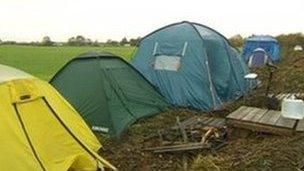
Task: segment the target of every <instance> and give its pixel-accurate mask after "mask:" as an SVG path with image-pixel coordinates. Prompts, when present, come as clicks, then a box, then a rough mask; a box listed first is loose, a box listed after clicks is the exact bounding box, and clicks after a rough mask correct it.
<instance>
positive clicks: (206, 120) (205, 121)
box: [203, 117, 214, 125]
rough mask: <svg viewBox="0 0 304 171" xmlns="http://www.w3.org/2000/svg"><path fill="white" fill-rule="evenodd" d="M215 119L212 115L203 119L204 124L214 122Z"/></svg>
mask: <svg viewBox="0 0 304 171" xmlns="http://www.w3.org/2000/svg"><path fill="white" fill-rule="evenodd" d="M213 119H214V118H212V117H210V118H207V119H205V120H203V124H204V125H209V123H210V122H212V121H213Z"/></svg>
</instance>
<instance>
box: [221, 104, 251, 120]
mask: <svg viewBox="0 0 304 171" xmlns="http://www.w3.org/2000/svg"><path fill="white" fill-rule="evenodd" d="M250 110H252V107H247V106H241V107H240V108H238V109H237V110H235V111H234V112H232V113H231V114H229V115H228V116H227V118H228V119H241V118H243V117H245V116H246V115H247V114H248V113H249V111H250Z"/></svg>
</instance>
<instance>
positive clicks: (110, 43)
mask: <svg viewBox="0 0 304 171" xmlns="http://www.w3.org/2000/svg"><path fill="white" fill-rule="evenodd" d="M106 44H107V45H111V46H118V45H119V42H118V41H116V40H111V39H108V40H107V42H106Z"/></svg>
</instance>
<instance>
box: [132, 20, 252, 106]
mask: <svg viewBox="0 0 304 171" xmlns="http://www.w3.org/2000/svg"><path fill="white" fill-rule="evenodd" d="M132 64H133V65H134V66H135V68H137V69H138V70H139V71H140V72H141V73H142V74H143V75H144V76H145V77H146V78H147V79H148V80H150V81H151V82H152V83H153V84H154V85H155V86H156V87H157V88H158V89H159V91H160V92H161V93H162V94H163V95H164V97H166V99H167V100H168V101H169V102H170V103H171V104H173V105H176V106H182V107H194V108H198V109H205V110H213V109H219V108H220V107H221V106H222V103H223V102H227V101H230V100H235V99H236V98H238V97H240V96H241V95H242V94H243V93H244V92H245V91H246V90H247V86H246V82H245V80H244V75H245V74H247V73H248V69H247V66H246V64H245V63H244V62H243V60H242V59H241V58H240V56H239V55H238V53H237V51H236V50H235V49H234V48H232V47H231V46H230V45H229V43H228V41H227V39H226V38H225V37H224V36H222V35H221V34H220V33H218V32H216V31H215V30H213V29H211V28H209V27H206V26H203V25H201V24H197V23H193V22H188V21H184V22H180V23H175V24H171V25H168V26H165V27H163V28H160V29H158V30H156V31H154V32H152V33H151V34H149V35H147V36H145V37H144V38H143V39H142V41H141V42H140V44H139V48H138V50H137V52H136V54H135V56H134V58H133V60H132Z"/></svg>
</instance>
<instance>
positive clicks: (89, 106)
mask: <svg viewBox="0 0 304 171" xmlns="http://www.w3.org/2000/svg"><path fill="white" fill-rule="evenodd" d="M51 84H52V85H53V86H54V87H55V88H56V89H57V90H58V91H59V92H60V93H61V94H62V95H63V96H64V97H65V98H66V99H67V100H68V101H69V102H70V103H71V104H72V105H73V106H74V107H75V108H76V110H77V111H78V112H79V113H80V114H81V115H82V116H83V118H84V119H85V120H86V121H87V123H88V124H89V125H90V126H92V129H93V130H94V131H98V132H101V133H105V134H108V135H111V136H113V135H116V136H119V135H120V134H121V133H122V131H123V130H124V129H125V128H126V127H128V126H129V125H130V124H132V123H134V122H135V121H136V120H138V119H139V118H142V117H147V116H151V115H154V114H156V113H159V112H161V111H163V110H164V109H166V108H167V107H168V106H169V105H168V103H167V102H166V101H165V100H164V98H163V97H162V96H161V95H160V94H159V93H158V92H157V91H156V90H155V88H154V87H153V86H152V85H151V84H150V83H149V82H148V81H147V80H146V79H145V78H144V77H143V76H142V75H141V74H140V73H139V72H138V71H137V70H135V69H134V68H133V67H132V66H131V65H130V64H129V63H127V62H126V61H124V60H123V59H122V58H120V57H117V56H115V55H113V54H109V53H87V54H82V55H80V56H78V57H76V58H74V59H72V60H71V61H70V62H68V63H67V64H66V65H65V66H64V67H63V68H62V69H61V70H60V71H58V73H57V74H56V75H55V76H54V77H53V79H52V80H51Z"/></svg>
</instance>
